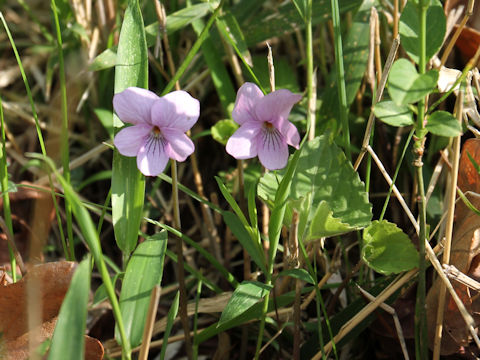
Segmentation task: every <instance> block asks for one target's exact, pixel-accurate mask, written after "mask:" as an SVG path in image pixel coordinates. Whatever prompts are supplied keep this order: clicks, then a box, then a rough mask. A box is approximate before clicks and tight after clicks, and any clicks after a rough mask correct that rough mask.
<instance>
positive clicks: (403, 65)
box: [388, 59, 438, 106]
mask: <svg viewBox="0 0 480 360" xmlns="http://www.w3.org/2000/svg"><path fill="white" fill-rule="evenodd" d="M437 80H438V71H437V70H430V71H428V72H427V73H425V74H422V75H420V74H419V73H418V72H417V69H415V65H413V64H412V63H411V62H410V61H408V60H407V59H399V60H397V61H395V63H394V64H393V66H392V69H391V70H390V75H389V77H388V93H389V94H390V98H391V99H392V100H393V101H394V102H395V104H397V105H400V106H401V105H408V104H411V103H415V102H417V101H419V100H420V99H422V98H423V97H425V95H427V94H429V93H431V92H432V91H433V90H435V88H436V86H437Z"/></svg>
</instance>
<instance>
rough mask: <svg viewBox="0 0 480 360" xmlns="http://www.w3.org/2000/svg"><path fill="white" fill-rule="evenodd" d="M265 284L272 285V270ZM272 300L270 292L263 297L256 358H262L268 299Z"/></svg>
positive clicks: (256, 359)
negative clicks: (261, 351)
mask: <svg viewBox="0 0 480 360" xmlns="http://www.w3.org/2000/svg"><path fill="white" fill-rule="evenodd" d="M266 275H267V276H266V278H267V279H266V281H265V284H267V285H272V276H271V275H270V272H269V273H267V274H266ZM269 300H270V292H267V295H265V297H264V298H263V308H262V318H261V320H260V328H259V329H258V338H257V347H256V349H255V360H258V359H259V358H260V350H261V348H262V341H263V332H264V331H265V318H266V315H267V312H268V301H269Z"/></svg>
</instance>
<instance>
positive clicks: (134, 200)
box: [112, 0, 148, 254]
mask: <svg viewBox="0 0 480 360" xmlns="http://www.w3.org/2000/svg"><path fill="white" fill-rule="evenodd" d="M129 86H137V87H142V88H148V57H147V44H146V42H145V31H144V27H143V19H142V14H141V12H140V7H139V5H138V0H129V2H128V7H127V9H126V11H125V17H124V19H123V24H122V29H121V31H120V39H119V42H118V54H117V66H116V67H115V93H119V92H121V91H123V90H125V89H126V88H128V87H129ZM113 126H114V131H115V133H116V132H118V131H119V130H120V129H121V128H122V127H123V126H124V124H123V122H122V121H121V120H120V119H119V118H118V117H117V116H116V115H114V116H113ZM144 197H145V177H144V176H143V175H142V174H141V173H140V171H138V170H137V159H136V158H134V157H125V156H122V155H120V153H119V152H118V150H115V151H114V153H113V167H112V219H113V226H114V232H115V240H116V241H117V245H118V247H119V248H120V249H121V250H122V251H123V252H124V253H126V254H130V253H131V252H132V251H133V249H135V246H136V245H137V240H138V229H139V227H140V222H141V220H142V216H143V214H142V209H143V201H144Z"/></svg>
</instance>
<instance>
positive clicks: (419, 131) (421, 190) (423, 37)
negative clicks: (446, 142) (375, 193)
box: [413, 0, 430, 359]
mask: <svg viewBox="0 0 480 360" xmlns="http://www.w3.org/2000/svg"><path fill="white" fill-rule="evenodd" d="M429 3H430V1H425V0H422V1H420V3H419V6H418V16H419V24H420V35H419V50H420V52H419V53H420V56H419V63H418V68H419V73H420V74H424V73H425V71H426V63H427V58H426V44H427V10H428V6H429ZM425 104H426V98H424V99H422V100H420V101H419V102H418V117H417V124H416V129H415V145H414V151H415V161H414V163H413V165H414V166H415V169H416V171H415V173H416V178H417V189H418V191H417V193H418V215H419V227H420V232H419V240H418V251H419V255H420V256H419V265H418V285H417V301H416V305H415V354H416V358H417V359H427V358H428V340H427V316H426V307H425V306H426V305H425V297H426V282H425V271H426V260H425V241H428V237H427V236H428V234H427V212H426V203H425V186H424V181H423V162H422V157H423V151H424V144H425V135H426V131H425V126H424V119H425Z"/></svg>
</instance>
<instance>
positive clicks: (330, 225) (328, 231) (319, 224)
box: [306, 200, 357, 240]
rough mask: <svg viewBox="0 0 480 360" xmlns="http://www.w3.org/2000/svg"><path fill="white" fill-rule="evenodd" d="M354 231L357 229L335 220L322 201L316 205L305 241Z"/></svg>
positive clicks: (325, 203) (326, 204)
mask: <svg viewBox="0 0 480 360" xmlns="http://www.w3.org/2000/svg"><path fill="white" fill-rule="evenodd" d="M355 229H357V227H355V226H350V225H349V224H345V223H343V222H342V221H341V220H340V219H338V218H335V217H334V216H333V211H332V210H330V207H329V206H328V203H327V202H326V201H324V200H322V201H320V204H318V207H317V210H316V211H315V214H314V215H313V219H312V225H311V226H310V229H309V232H308V235H307V238H306V240H313V239H320V238H321V237H325V236H334V235H341V234H345V233H348V232H350V231H353V230H355Z"/></svg>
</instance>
